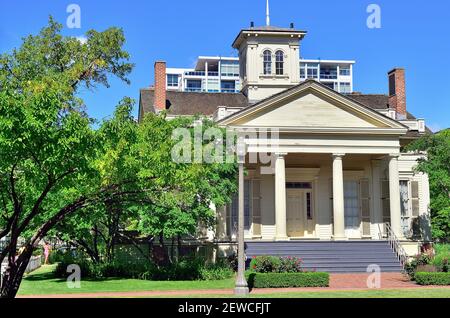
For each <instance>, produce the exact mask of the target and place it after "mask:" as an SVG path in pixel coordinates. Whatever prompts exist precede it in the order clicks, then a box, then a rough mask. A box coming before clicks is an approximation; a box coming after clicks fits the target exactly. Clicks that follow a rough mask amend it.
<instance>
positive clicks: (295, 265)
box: [278, 257, 303, 273]
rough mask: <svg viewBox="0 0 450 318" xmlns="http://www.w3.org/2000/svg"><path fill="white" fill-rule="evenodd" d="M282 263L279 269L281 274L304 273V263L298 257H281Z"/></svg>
mask: <svg viewBox="0 0 450 318" xmlns="http://www.w3.org/2000/svg"><path fill="white" fill-rule="evenodd" d="M280 261H281V262H280V267H279V268H278V272H280V273H299V272H303V268H302V264H303V261H302V259H300V258H298V257H281V258H280Z"/></svg>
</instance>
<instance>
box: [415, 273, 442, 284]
mask: <svg viewBox="0 0 450 318" xmlns="http://www.w3.org/2000/svg"><path fill="white" fill-rule="evenodd" d="M414 278H415V280H416V282H417V284H419V285H450V273H445V272H438V273H436V272H434V273H433V272H418V273H416V274H415V275H414Z"/></svg>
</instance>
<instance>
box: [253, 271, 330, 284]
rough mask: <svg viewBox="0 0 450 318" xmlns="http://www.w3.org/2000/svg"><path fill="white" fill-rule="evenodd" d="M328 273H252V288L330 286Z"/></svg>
mask: <svg viewBox="0 0 450 318" xmlns="http://www.w3.org/2000/svg"><path fill="white" fill-rule="evenodd" d="M329 281H330V276H329V274H328V273H319V272H316V273H313V272H310V273H250V275H249V277H248V282H249V286H250V288H282V287H328V286H329Z"/></svg>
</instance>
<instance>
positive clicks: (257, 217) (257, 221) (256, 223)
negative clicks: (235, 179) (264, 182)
mask: <svg viewBox="0 0 450 318" xmlns="http://www.w3.org/2000/svg"><path fill="white" fill-rule="evenodd" d="M252 212H253V235H254V236H260V235H261V182H260V181H259V180H253V211H252Z"/></svg>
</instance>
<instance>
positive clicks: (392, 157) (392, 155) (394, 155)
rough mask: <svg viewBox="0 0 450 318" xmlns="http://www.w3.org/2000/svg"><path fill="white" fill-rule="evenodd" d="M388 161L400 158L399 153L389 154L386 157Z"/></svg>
mask: <svg viewBox="0 0 450 318" xmlns="http://www.w3.org/2000/svg"><path fill="white" fill-rule="evenodd" d="M388 157H389V159H398V158H399V157H400V154H399V153H390V154H389V155H388Z"/></svg>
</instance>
